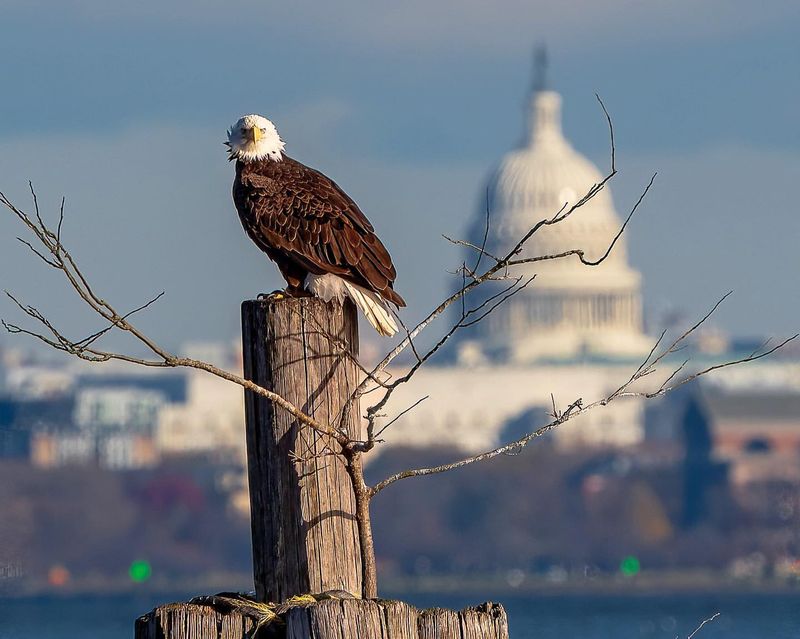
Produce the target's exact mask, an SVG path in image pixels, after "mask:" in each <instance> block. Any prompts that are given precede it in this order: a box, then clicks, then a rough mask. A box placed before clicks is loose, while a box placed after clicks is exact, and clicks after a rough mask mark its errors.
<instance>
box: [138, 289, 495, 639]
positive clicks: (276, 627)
mask: <svg viewBox="0 0 800 639" xmlns="http://www.w3.org/2000/svg"><path fill="white" fill-rule="evenodd" d="M242 340H243V347H244V373H245V377H246V378H247V379H249V380H251V381H253V382H255V383H256V384H258V385H259V386H261V387H263V388H266V389H269V390H271V391H274V392H275V393H277V394H279V395H280V396H282V397H283V398H284V399H286V400H288V401H289V402H291V403H292V404H294V405H295V406H297V407H299V408H300V409H301V410H302V411H303V412H304V413H306V414H307V415H310V416H312V417H314V418H315V419H316V420H317V421H318V422H319V423H321V424H328V425H331V424H335V425H337V426H341V427H342V428H344V430H345V432H347V433H348V434H349V435H350V437H351V438H353V439H356V438H359V435H360V433H359V430H360V415H359V406H358V403H357V402H355V403H353V404H352V405H349V404H348V403H347V400H348V398H349V397H350V395H351V393H352V391H353V389H354V388H355V387H356V385H357V383H358V378H359V370H358V367H357V365H356V361H357V357H358V325H357V317H356V312H355V307H354V306H353V305H352V304H351V303H349V302H347V303H346V304H345V305H344V307H343V306H342V305H341V304H339V303H337V302H331V303H325V302H323V301H322V300H319V299H316V298H300V299H282V300H278V301H275V300H258V301H248V302H244V303H243V304H242ZM345 406H349V408H348V411H347V414H346V415H344V418H342V412H343V408H344V407H345ZM245 416H246V422H247V424H246V427H247V465H248V476H249V480H250V503H251V521H252V535H253V563H254V576H255V585H256V595H255V598H253V599H250V598H247V597H241V596H238V595H231V594H230V593H228V594H225V595H219V596H211V597H198V598H195V599H193V600H192V601H190V602H188V603H175V604H167V605H164V606H159V607H158V608H156V609H155V610H153V611H152V612H150V613H148V614H146V615H144V616H142V617H140V618H139V619H137V621H136V631H135V639H254V637H255V639H258V638H259V637H263V638H267V637H274V638H278V639H280V638H286V639H373V638H374V639H508V623H507V619H506V613H505V610H503V607H502V606H500V605H498V604H490V603H487V604H482V605H481V606H478V607H476V608H468V609H466V610H462V611H461V612H455V611H452V610H442V609H438V608H437V609H431V610H423V611H419V610H417V609H416V608H415V607H414V606H411V605H409V604H406V603H404V602H401V601H386V600H381V599H366V600H364V599H361V598H360V595H361V591H362V558H361V550H360V546H359V537H358V530H357V525H356V520H355V512H356V510H355V508H356V504H355V495H354V492H353V488H352V484H351V481H350V478H349V476H348V473H347V468H346V465H345V463H346V462H345V459H344V458H343V457H342V455H339V454H337V452H338V450H339V449H338V448H337V446H338V444H337V443H336V442H335V441H332V440H331V438H330V437H329V436H327V435H324V434H320V433H319V432H318V431H315V430H314V429H312V428H311V427H309V426H306V425H302V424H300V423H299V422H298V421H297V420H296V418H294V417H293V416H292V415H290V414H289V413H288V412H287V411H285V410H284V409H282V408H277V407H275V406H274V405H273V404H272V403H271V402H269V401H268V400H266V399H264V398H263V397H262V396H260V395H256V394H255V393H252V392H249V391H248V392H246V393H245ZM309 593H323V594H321V595H316V596H314V597H308V596H307V595H308V594H309ZM296 595H306V596H303V597H298V598H295V599H292V597H294V596H296ZM269 602H275V603H276V604H278V603H279V602H284V603H283V604H282V605H272V604H269V605H267V604H268V603H269Z"/></svg>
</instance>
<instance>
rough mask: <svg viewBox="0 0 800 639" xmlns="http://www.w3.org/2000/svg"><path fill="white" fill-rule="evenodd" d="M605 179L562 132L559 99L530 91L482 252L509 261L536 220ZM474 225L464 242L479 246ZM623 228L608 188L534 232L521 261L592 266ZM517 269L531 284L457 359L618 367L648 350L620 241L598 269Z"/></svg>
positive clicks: (635, 281) (635, 284)
mask: <svg viewBox="0 0 800 639" xmlns="http://www.w3.org/2000/svg"><path fill="white" fill-rule="evenodd" d="M602 179H603V175H602V174H601V173H600V171H599V170H598V169H597V168H596V167H595V166H594V165H593V164H592V163H591V162H589V160H587V159H586V158H585V157H584V156H582V155H581V154H580V153H578V152H577V151H575V150H574V149H573V148H572V146H571V145H570V143H569V142H568V141H567V140H566V139H565V138H564V136H563V134H562V132H561V96H560V95H559V94H558V93H555V92H553V91H546V90H536V91H534V93H533V95H532V98H531V102H530V106H529V121H528V133H527V136H526V140H525V142H524V144H523V145H522V146H521V147H520V148H518V149H515V150H513V151H511V152H510V153H508V154H507V155H506V156H505V157H504V158H503V159H502V160H501V162H500V164H499V167H498V168H497V170H496V172H495V173H494V175H493V176H492V177H491V178H490V181H489V208H490V212H491V213H490V227H489V229H490V230H489V237H488V241H487V250H488V251H489V252H491V253H492V254H494V255H501V254H505V253H507V252H508V251H509V250H510V249H511V248H512V247H513V246H514V245H515V244H516V243H517V242H518V241H519V239H520V238H521V237H522V236H523V235H524V234H525V233H526V232H527V231H528V230H529V229H530V228H531V227H533V226H534V225H535V224H536V223H537V222H539V221H540V220H543V219H546V218H551V217H553V215H554V214H555V213H556V212H558V211H559V209H561V208H562V206H565V205H566V206H567V207H569V206H571V205H572V204H574V203H575V202H577V201H578V200H579V199H580V198H581V197H583V196H584V195H585V194H586V193H587V191H588V190H589V189H590V188H591V187H592V186H593V185H594V184H597V183H599V182H600V181H601V180H602ZM479 217H480V219H478V220H476V223H475V224H474V226H473V228H474V229H475V232H474V236H473V237H472V238H471V240H472V241H473V242H475V243H477V244H480V243H481V242H482V240H483V232H484V228H485V211H482V212H481V213H480V215H479ZM621 224H622V220H621V219H620V217H619V216H618V215H617V213H616V211H615V210H614V204H613V201H612V198H611V194H610V192H609V190H608V187H606V188H605V189H603V190H602V191H600V192H599V193H598V194H597V195H596V196H595V197H594V198H593V199H592V200H591V201H589V202H588V203H587V204H585V205H584V206H582V207H581V208H579V209H577V210H576V211H575V212H574V213H573V214H572V215H571V216H570V217H569V218H568V219H566V220H565V221H564V222H561V223H558V224H555V225H553V226H547V227H543V228H541V229H540V230H539V231H538V232H537V233H536V234H535V235H534V236H533V237H532V238H531V239H530V240H529V241H528V243H527V244H526V246H525V249H524V252H523V254H522V257H525V256H538V255H547V254H553V253H560V252H563V251H567V250H571V249H578V248H579V249H583V250H584V251H585V254H586V258H587V259H589V260H596V259H598V258H600V257H602V256H603V255H604V254H605V252H606V250H607V249H608V247H609V245H610V243H611V241H612V240H613V238H614V236H615V235H616V234H617V233H618V231H619V229H620V226H621ZM478 235H479V237H476V236H478ZM473 258H474V254H473ZM517 268H518V269H519V270H518V271H516V272H515V273H514V274H515V275H523V276H526V275H527V276H530V275H533V274H536V279H535V280H534V282H533V283H532V284H531V285H530V286H529V287H528V288H526V289H525V290H524V291H522V292H521V293H519V294H517V295H515V296H514V297H512V298H510V299H509V300H508V301H507V302H506V303H504V304H503V305H501V306H500V307H498V308H497V309H496V310H495V311H494V312H493V313H492V314H491V315H490V316H489V317H488V318H487V320H486V321H485V323H484V324H482V325H480V326H481V327H482V328H481V329H479V331H480V332H479V333H477V334H473V337H474V339H473V340H470V341H468V342H464V343H463V344H462V347H461V357H462V359H463V360H464V361H469V360H470V359H473V360H474V359H476V358H477V359H483V358H485V357H490V358H492V359H498V358H500V359H503V360H506V361H512V362H532V361H536V360H542V359H576V358H579V357H586V356H590V357H599V358H606V359H614V358H617V359H619V358H631V357H636V356H639V355H641V354H642V353H643V352H644V353H646V352H647V351H648V350H649V346H650V344H649V340H647V339H646V337H645V336H644V334H643V332H642V308H641V307H642V304H641V293H640V288H641V277H640V275H639V273H638V272H637V271H635V270H634V269H632V268H631V267H630V266H629V265H628V262H627V251H626V246H625V236H624V235H623V236H622V237H621V238H620V240H619V241H618V242H617V244H616V245H615V247H614V249H613V251H612V252H611V254H610V255H609V257H608V259H607V260H605V261H604V262H603V263H602V264H601V265H599V266H596V267H588V266H585V265H583V264H581V263H580V261H579V260H578V258H577V257H575V256H572V257H567V258H562V259H558V260H553V261H547V262H539V263H536V264H529V265H524V266H521V267H517ZM499 285H502V283H500V284H499ZM484 286H486V285H484ZM487 292H493V291H487Z"/></svg>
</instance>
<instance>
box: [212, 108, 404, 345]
mask: <svg viewBox="0 0 800 639" xmlns="http://www.w3.org/2000/svg"><path fill="white" fill-rule="evenodd" d="M225 144H226V145H227V146H228V151H229V155H230V158H229V159H230V160H235V161H236V178H235V179H234V182H233V201H234V203H235V204H236V210H237V211H238V212H239V219H240V220H241V222H242V226H243V227H244V230H245V232H246V233H247V235H248V236H249V237H250V239H251V240H253V242H255V244H256V246H258V248H260V249H261V250H262V251H264V252H265V253H266V254H267V255H268V256H269V258H270V259H271V260H272V261H273V262H275V263H276V264H277V266H278V269H280V272H281V274H282V275H283V277H284V279H285V280H286V283H287V285H288V286H287V288H286V293H287V294H289V295H292V296H304V295H315V296H317V297H321V298H323V299H325V300H326V301H330V300H331V299H333V298H338V299H339V300H340V301H342V300H343V299H344V298H345V297H349V298H350V299H352V300H353V302H355V303H356V305H357V306H358V307H359V308H360V309H361V310H362V312H363V313H364V315H365V316H366V318H367V320H368V321H369V323H370V324H372V326H374V327H375V329H376V330H377V331H378V333H380V334H381V335H386V336H391V335H394V334H395V333H396V332H397V324H396V323H395V320H394V318H393V317H392V314H391V313H390V312H389V308H388V304H387V302H388V303H391V304H394V305H395V306H396V307H401V306H405V302H404V301H403V298H402V297H400V295H398V294H397V293H396V292H395V291H394V289H393V285H394V280H395V277H396V276H397V273H396V271H395V268H394V265H393V264H392V258H391V257H389V252H388V251H387V250H386V248H385V247H384V246H383V244H382V243H381V241H380V240H379V239H378V237H377V235H375V229H373V227H372V224H370V223H369V220H367V218H366V216H365V215H364V214H363V213H362V212H361V210H360V209H359V208H358V206H357V205H356V203H355V202H353V200H352V199H350V198H349V197H348V196H347V194H346V193H345V192H344V191H343V190H342V189H341V188H339V186H338V185H337V184H336V183H335V182H334V181H333V180H331V179H330V178H328V177H326V176H325V175H323V174H322V173H320V172H319V171H316V170H314V169H312V168H309V167H307V166H305V165H304V164H301V163H300V162H298V161H297V160H294V159H292V158H290V157H289V156H288V155H286V154H285V153H284V152H283V149H284V146H285V144H284V142H283V140H281V138H280V136H279V135H278V131H277V129H276V128H275V125H274V124H273V123H272V122H270V121H269V120H267V119H266V118H265V117H263V116H260V115H245V116H243V117H241V118H240V119H239V120H238V121H237V122H236V124H234V125H233V126H232V127H231V128H230V129H229V131H228V141H227V142H226V143H225Z"/></svg>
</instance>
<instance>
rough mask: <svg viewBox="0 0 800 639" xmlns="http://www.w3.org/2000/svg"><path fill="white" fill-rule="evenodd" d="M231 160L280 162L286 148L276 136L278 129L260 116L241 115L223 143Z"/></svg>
mask: <svg viewBox="0 0 800 639" xmlns="http://www.w3.org/2000/svg"><path fill="white" fill-rule="evenodd" d="M225 145H226V146H227V147H228V153H229V154H230V158H229V159H231V160H241V161H242V162H255V161H258V160H266V159H267V158H269V159H270V160H280V159H282V158H283V147H284V146H286V145H285V144H284V142H283V140H281V136H280V135H278V129H276V128H275V125H274V124H272V122H270V121H269V120H267V118H265V117H264V116H261V115H254V114H253V115H243V116H242V117H241V118H239V120H238V121H237V122H236V124H234V125H233V126H232V127H231V128H230V129H228V141H227V142H225Z"/></svg>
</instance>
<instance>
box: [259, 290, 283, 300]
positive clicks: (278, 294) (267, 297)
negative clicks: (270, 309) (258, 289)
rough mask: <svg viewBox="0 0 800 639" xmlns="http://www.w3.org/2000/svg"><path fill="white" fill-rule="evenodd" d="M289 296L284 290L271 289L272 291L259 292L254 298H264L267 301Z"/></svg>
mask: <svg viewBox="0 0 800 639" xmlns="http://www.w3.org/2000/svg"><path fill="white" fill-rule="evenodd" d="M287 297H290V296H289V294H288V293H287V292H286V291H272V293H259V294H258V297H257V298H256V299H258V300H266V301H268V302H277V301H278V300H282V299H286V298H287Z"/></svg>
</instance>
